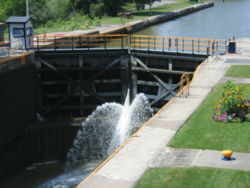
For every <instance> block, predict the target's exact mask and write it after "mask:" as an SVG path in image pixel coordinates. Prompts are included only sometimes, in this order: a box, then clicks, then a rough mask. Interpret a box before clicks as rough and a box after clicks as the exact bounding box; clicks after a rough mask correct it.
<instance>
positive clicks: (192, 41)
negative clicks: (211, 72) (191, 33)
mask: <svg viewBox="0 0 250 188" xmlns="http://www.w3.org/2000/svg"><path fill="white" fill-rule="evenodd" d="M192 54H193V55H194V39H192Z"/></svg>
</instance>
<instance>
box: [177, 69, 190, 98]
mask: <svg viewBox="0 0 250 188" xmlns="http://www.w3.org/2000/svg"><path fill="white" fill-rule="evenodd" d="M185 81H186V85H185V86H184V83H185ZM189 85H190V76H189V74H188V73H186V72H185V73H183V74H182V75H181V81H180V93H179V96H183V95H184V96H185V97H187V96H188V95H189V91H190V86H189Z"/></svg>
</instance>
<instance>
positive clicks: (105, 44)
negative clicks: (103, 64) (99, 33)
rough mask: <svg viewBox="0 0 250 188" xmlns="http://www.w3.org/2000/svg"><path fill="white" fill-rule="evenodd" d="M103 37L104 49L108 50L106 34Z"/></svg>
mask: <svg viewBox="0 0 250 188" xmlns="http://www.w3.org/2000/svg"><path fill="white" fill-rule="evenodd" d="M103 37H104V49H105V51H106V50H107V42H106V35H104V36H103Z"/></svg>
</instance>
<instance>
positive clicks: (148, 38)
mask: <svg viewBox="0 0 250 188" xmlns="http://www.w3.org/2000/svg"><path fill="white" fill-rule="evenodd" d="M149 40H150V38H149V37H148V53H149V49H150V46H149V44H150V43H149Z"/></svg>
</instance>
